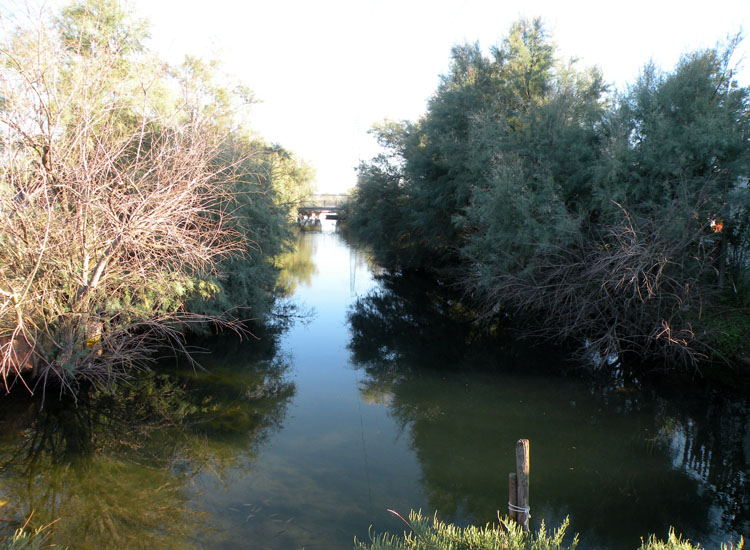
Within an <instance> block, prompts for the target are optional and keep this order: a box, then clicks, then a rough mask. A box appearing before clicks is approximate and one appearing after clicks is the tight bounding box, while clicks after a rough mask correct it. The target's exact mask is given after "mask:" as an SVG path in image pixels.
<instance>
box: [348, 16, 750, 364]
mask: <svg viewBox="0 0 750 550" xmlns="http://www.w3.org/2000/svg"><path fill="white" fill-rule="evenodd" d="M738 40H739V38H736V39H733V40H730V41H729V43H728V44H726V45H725V46H722V47H717V48H715V49H709V50H705V51H696V52H693V53H689V54H686V55H684V56H683V58H682V60H681V61H680V62H679V64H678V65H677V66H676V67H675V68H674V70H673V71H671V72H667V73H664V72H661V71H659V70H658V69H656V68H655V67H654V66H653V65H647V66H645V67H644V69H643V70H642V72H641V74H640V77H639V78H638V80H637V81H636V82H635V83H634V84H632V85H631V86H629V87H628V88H627V89H626V90H625V91H624V92H620V93H611V92H610V91H609V89H608V86H607V85H606V84H605V81H604V78H603V76H602V75H601V74H600V73H599V71H598V70H597V69H595V68H588V69H581V68H579V67H578V66H577V65H576V63H575V62H573V61H564V60H561V59H559V58H558V57H556V54H555V48H554V46H553V43H552V42H551V40H550V38H549V36H548V34H547V31H546V30H545V28H544V26H543V25H542V23H541V21H540V20H533V21H529V20H522V21H519V22H517V23H515V24H514V25H513V26H512V27H511V29H510V31H509V33H508V35H507V37H506V38H505V40H504V41H503V42H502V43H501V44H500V45H499V46H497V47H494V48H491V49H490V51H489V54H486V53H484V52H483V51H482V50H481V49H480V47H479V45H463V46H456V47H455V48H454V49H453V55H452V63H451V66H450V70H449V72H448V73H447V74H446V75H444V76H443V77H442V79H441V82H440V85H439V87H438V89H437V91H436V92H435V94H434V95H433V97H432V98H431V99H430V101H429V104H428V108H427V112H426V113H425V114H424V116H423V117H421V118H420V119H419V120H418V121H415V122H402V123H393V122H386V123H384V124H382V125H379V126H376V127H375V128H374V129H373V132H374V134H375V136H376V137H377V139H378V140H379V142H380V143H381V145H383V146H384V147H385V149H386V153H384V154H382V155H380V156H378V157H376V158H375V159H373V160H372V161H370V162H368V163H363V164H362V165H361V166H360V167H359V180H358V184H357V187H356V189H355V191H354V195H353V198H352V200H351V202H350V204H349V205H348V209H349V212H348V226H349V232H350V233H351V235H352V236H353V237H354V238H355V239H357V240H358V241H361V242H365V243H367V244H369V245H370V246H371V247H372V249H373V251H374V252H375V254H376V255H377V256H378V258H379V259H380V261H381V262H382V263H384V264H385V265H386V266H389V267H390V268H392V269H393V268H395V269H397V270H399V271H405V270H426V271H428V272H430V273H431V274H432V276H434V277H437V278H438V279H439V280H441V281H443V282H453V283H458V284H459V285H460V286H461V287H462V288H463V289H464V297H463V301H464V303H465V304H466V305H467V306H469V307H471V308H472V309H474V310H475V311H477V313H478V316H479V317H480V318H481V319H482V320H483V321H484V322H486V323H487V324H488V325H489V326H491V327H495V326H498V325H500V326H508V325H512V326H514V327H517V328H521V329H522V333H523V334H526V335H533V336H537V337H542V338H550V339H553V340H557V341H572V342H575V343H577V345H578V346H579V347H580V349H582V350H585V352H586V353H589V354H590V353H598V356H600V357H612V356H617V357H619V358H621V359H625V358H627V357H629V356H632V357H636V358H638V359H640V360H644V359H645V360H658V361H660V362H663V361H665V362H669V363H671V364H674V363H682V364H685V365H696V364H698V363H699V362H701V361H703V360H714V359H732V358H736V357H737V356H738V355H741V353H742V351H743V350H742V349H739V348H740V347H741V346H740V345H738V342H740V341H742V339H747V337H748V336H749V335H750V330H749V329H750V323H748V321H747V320H748V318H749V317H748V310H747V305H748V292H747V289H748V284H749V282H750V271H749V269H748V268H750V264H748V251H749V250H750V248H748V242H750V241H749V240H748V238H749V237H750V186H748V174H749V173H750V172H749V169H750V92H749V91H748V89H747V88H744V87H740V86H738V84H737V83H736V82H735V81H734V80H733V78H732V75H733V70H732V69H733V66H732V62H733V61H732V59H733V57H732V55H733V52H734V49H735V48H736V45H737V41H738ZM728 313H732V314H733V315H739V318H740V319H741V322H740V323H739V324H736V323H735V324H734V325H733V326H734V332H737V331H740V333H738V334H733V335H730V334H727V335H724V332H725V330H724V329H725V327H723V326H722V325H721V324H720V323H716V322H715V319H720V318H721V317H722V316H724V315H727V314H728ZM725 344H726V345H725Z"/></svg>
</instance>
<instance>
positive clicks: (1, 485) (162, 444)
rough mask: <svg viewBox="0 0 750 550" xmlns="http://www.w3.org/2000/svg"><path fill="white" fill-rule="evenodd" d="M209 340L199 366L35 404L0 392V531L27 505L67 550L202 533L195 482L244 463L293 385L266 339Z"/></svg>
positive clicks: (163, 544) (273, 425) (149, 543)
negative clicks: (211, 351) (256, 341)
mask: <svg viewBox="0 0 750 550" xmlns="http://www.w3.org/2000/svg"><path fill="white" fill-rule="evenodd" d="M202 343H203V344H206V343H207V342H202ZM210 344H211V345H212V346H213V348H214V349H216V350H219V351H217V353H214V354H212V355H210V356H207V357H205V358H204V359H203V361H202V363H203V364H204V366H205V367H206V369H207V370H206V371H194V370H192V369H190V368H187V369H185V368H179V367H177V366H172V367H169V365H163V366H164V369H161V370H160V374H154V373H141V374H139V375H137V376H135V377H134V379H133V380H132V381H131V382H130V383H129V384H123V385H121V386H119V387H117V388H116V390H115V392H114V393H104V392H100V391H96V390H90V391H87V392H82V393H81V395H79V397H78V400H77V402H73V401H70V400H56V399H54V398H49V397H48V399H47V401H46V402H45V403H44V406H43V407H41V406H40V403H39V402H38V400H33V399H30V398H27V397H26V396H6V397H4V398H2V414H1V416H0V480H1V481H0V503H1V504H2V506H0V536H7V534H8V533H10V532H12V530H13V529H14V528H16V527H17V526H18V525H19V524H20V523H22V522H23V520H24V518H26V517H28V516H29V515H30V514H32V512H33V518H32V523H31V524H32V525H41V524H46V523H49V522H52V521H55V520H57V521H56V522H55V523H54V525H52V526H51V528H50V529H51V532H52V537H51V538H52V540H53V541H54V542H56V543H57V544H60V545H62V546H69V547H70V548H92V549H93V548H147V547H151V548H190V547H193V545H192V544H191V541H193V539H194V535H195V534H196V532H198V531H200V533H201V535H202V536H205V533H206V532H207V531H208V532H210V530H211V528H212V527H211V525H210V523H209V521H208V518H207V516H206V515H205V513H204V512H202V511H201V510H200V506H199V505H196V504H195V503H196V502H200V492H201V487H202V483H200V482H198V481H197V480H198V479H199V478H201V477H202V476H206V475H210V476H214V477H216V478H219V479H220V480H223V481H224V482H229V480H227V479H226V476H227V475H232V474H234V473H236V472H245V473H247V472H249V471H251V470H252V468H253V461H254V459H255V457H256V456H257V454H258V453H259V450H260V448H261V446H263V444H264V442H265V441H266V440H267V438H268V437H269V435H270V434H272V433H274V432H275V431H277V430H278V429H279V428H280V427H281V425H282V423H283V421H284V417H285V414H286V409H287V405H288V403H289V402H290V400H291V399H292V397H293V395H294V393H295V386H294V384H293V383H292V382H290V381H289V380H287V371H288V369H289V364H288V362H286V361H284V360H283V359H279V358H278V357H275V356H276V349H275V346H274V345H270V344H269V345H266V346H258V345H253V344H254V343H253V342H245V343H239V342H238V341H237V340H236V338H221V337H219V338H216V339H214V341H213V342H210Z"/></svg>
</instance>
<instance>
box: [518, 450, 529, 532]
mask: <svg viewBox="0 0 750 550" xmlns="http://www.w3.org/2000/svg"><path fill="white" fill-rule="evenodd" d="M516 496H517V498H516V500H517V503H516V506H518V508H521V509H523V510H524V511H522V512H521V511H518V512H517V519H516V521H517V522H518V523H520V524H521V525H522V526H523V530H524V531H525V532H526V533H528V532H529V518H530V517H531V514H529V512H528V509H529V440H528V439H519V440H518V443H516Z"/></svg>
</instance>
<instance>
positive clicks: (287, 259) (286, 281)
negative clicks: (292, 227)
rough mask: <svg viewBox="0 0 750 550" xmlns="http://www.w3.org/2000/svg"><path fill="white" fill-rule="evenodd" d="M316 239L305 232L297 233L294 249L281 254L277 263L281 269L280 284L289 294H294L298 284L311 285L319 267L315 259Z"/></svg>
mask: <svg viewBox="0 0 750 550" xmlns="http://www.w3.org/2000/svg"><path fill="white" fill-rule="evenodd" d="M314 246H315V241H313V240H312V239H310V238H308V237H306V236H305V232H303V231H299V232H298V233H297V240H296V242H295V247H294V249H293V250H291V251H289V252H286V253H285V254H282V255H281V256H279V258H278V259H277V260H276V265H277V267H279V268H280V269H281V273H280V274H279V286H280V287H281V288H282V289H284V292H285V293H287V294H288V295H291V294H294V292H295V290H296V289H297V285H299V284H302V285H305V286H310V282H311V281H312V278H313V276H314V275H315V274H316V273H317V272H318V268H317V267H316V265H315V262H314V261H313V251H314Z"/></svg>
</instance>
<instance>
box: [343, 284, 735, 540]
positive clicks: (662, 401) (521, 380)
mask: <svg viewBox="0 0 750 550" xmlns="http://www.w3.org/2000/svg"><path fill="white" fill-rule="evenodd" d="M379 283H380V285H379V287H377V288H376V289H375V290H373V291H372V292H371V293H370V294H369V295H367V296H365V297H363V298H360V299H359V300H358V301H357V302H356V303H355V305H354V306H353V308H352V309H351V310H350V312H349V322H350V327H351V342H350V344H349V349H350V352H351V358H352V363H353V364H354V365H355V366H356V367H357V368H359V369H361V370H362V371H364V379H363V380H362V382H361V385H360V392H361V395H362V397H363V399H365V400H367V401H369V402H371V403H383V404H387V405H388V407H389V410H390V414H391V415H392V416H393V417H394V419H396V421H397V422H398V423H399V424H400V425H401V427H402V430H403V431H404V433H407V434H408V436H409V438H410V443H411V447H412V449H413V450H414V452H415V454H416V456H417V459H418V461H419V464H420V468H421V473H422V479H421V483H422V485H423V488H424V491H425V494H426V495H427V499H428V502H429V507H430V508H431V510H432V511H437V512H438V513H439V515H440V517H441V519H443V520H446V521H455V522H458V523H460V524H466V523H475V524H476V523H478V524H484V523H486V522H490V521H493V520H496V510H497V509H498V508H504V506H505V502H506V501H507V498H506V495H507V476H508V473H509V472H511V471H513V469H514V467H515V462H514V455H513V453H514V448H515V441H516V440H517V439H519V438H521V437H526V438H529V439H530V440H531V453H532V458H531V468H532V470H531V506H532V516H533V517H532V523H533V524H535V525H539V523H540V521H541V520H542V519H544V520H545V521H546V523H547V524H548V525H557V524H559V523H560V522H561V521H562V520H563V519H564V518H565V517H566V516H570V518H571V532H579V533H580V534H581V539H582V547H583V548H596V547H606V548H615V549H623V550H624V549H633V548H637V547H638V546H639V544H640V540H639V537H641V536H646V535H647V534H649V533H656V534H657V535H659V536H660V537H662V538H663V537H665V536H666V534H667V531H668V529H669V527H670V526H674V527H675V529H676V530H677V531H678V532H682V533H683V534H684V535H685V536H688V537H690V538H691V539H692V540H694V541H699V542H701V543H702V544H703V545H704V546H716V547H718V544H719V542H721V541H729V540H735V541H737V540H738V539H739V535H740V534H742V533H748V532H750V507H749V505H750V503H749V502H748V494H747V493H748V482H747V480H748V476H750V422H748V421H749V420H750V402H749V401H748V399H747V397H745V396H736V397H733V398H727V397H725V396H723V395H722V394H721V393H720V392H718V391H713V390H711V389H709V388H702V389H700V390H698V392H697V393H698V395H695V393H696V391H695V390H693V394H692V395H686V394H685V393H684V392H680V391H678V390H676V388H674V387H669V386H667V387H664V388H659V387H649V388H647V389H644V388H642V387H633V386H630V385H627V384H623V381H622V377H618V378H617V379H616V380H612V379H607V378H606V377H605V379H602V377H597V378H596V379H594V378H593V377H585V376H583V375H582V374H580V373H577V374H576V375H574V376H571V375H570V372H571V370H572V366H571V365H570V364H564V363H563V361H562V360H561V358H560V356H559V354H554V353H553V352H550V351H549V350H544V349H529V348H528V347H524V346H522V345H519V344H512V343H510V342H508V341H506V340H504V339H503V338H501V337H497V338H482V337H480V336H479V335H478V334H477V333H475V332H474V330H473V326H472V324H471V323H470V322H469V321H470V320H469V319H467V318H466V315H465V314H464V312H462V311H461V310H460V309H459V308H458V306H457V305H456V301H455V300H452V299H451V298H450V294H449V293H446V292H445V289H444V288H440V287H438V286H435V285H434V284H432V283H429V282H428V281H425V280H421V279H420V278H419V277H416V278H415V277H412V276H401V275H385V276H382V277H380V280H379ZM402 512H403V511H402ZM501 513H503V514H504V513H505V511H504V510H501Z"/></svg>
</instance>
